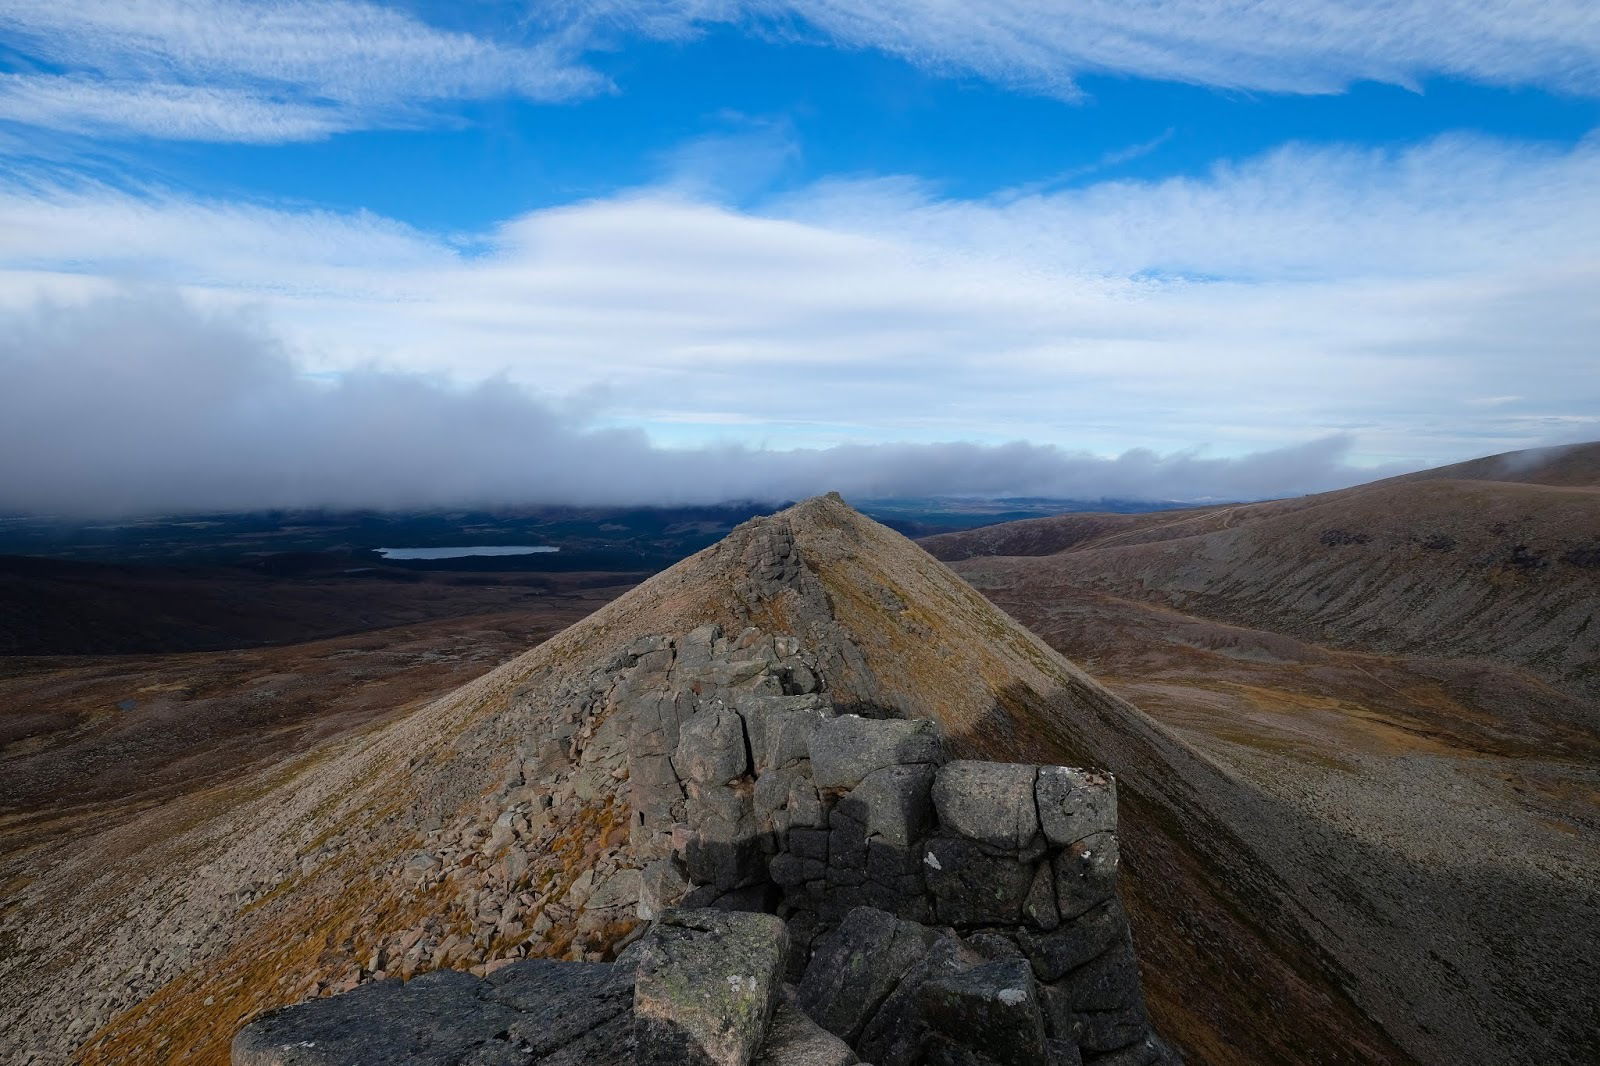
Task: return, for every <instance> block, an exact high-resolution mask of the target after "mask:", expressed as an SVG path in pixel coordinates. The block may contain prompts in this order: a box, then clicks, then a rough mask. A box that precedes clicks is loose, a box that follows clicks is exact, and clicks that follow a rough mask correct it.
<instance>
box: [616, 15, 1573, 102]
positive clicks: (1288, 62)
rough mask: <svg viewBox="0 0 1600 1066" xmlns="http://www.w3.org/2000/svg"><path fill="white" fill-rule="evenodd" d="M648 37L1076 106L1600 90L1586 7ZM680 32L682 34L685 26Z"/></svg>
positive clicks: (659, 22) (982, 22)
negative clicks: (1178, 88)
mask: <svg viewBox="0 0 1600 1066" xmlns="http://www.w3.org/2000/svg"><path fill="white" fill-rule="evenodd" d="M605 6H606V7H608V8H609V9H611V10H613V11H614V12H634V13H636V14H637V16H638V17H639V18H640V20H641V22H642V23H643V24H644V25H645V26H646V27H651V26H653V27H658V28H659V27H662V26H663V25H666V26H672V27H681V26H683V25H686V24H687V25H692V24H695V23H696V22H708V21H715V20H726V19H731V18H735V17H738V16H739V15H741V14H742V15H744V16H746V17H755V18H757V19H777V20H779V22H780V24H781V23H783V22H784V21H785V20H790V19H799V20H800V21H801V23H802V24H803V25H806V26H809V27H811V28H813V30H814V31H816V32H820V33H821V34H823V35H825V36H826V37H828V38H830V39H832V40H834V41H836V42H838V43H840V44H844V45H849V46H855V47H863V48H875V49H880V50H882V51H885V52H889V53H891V54H894V55H899V56H903V57H904V58H906V59H908V60H910V61H912V62H915V63H918V64H921V65H923V66H925V67H929V68H932V69H935V70H941V71H953V72H970V73H976V74H979V75H982V76H984V77H987V78H992V79H995V80H997V81H1000V82H1004V83H1010V84H1015V85H1020V86H1024V87H1028V88H1032V89H1036V90H1042V91H1045V92H1050V93H1054V94H1057V95H1062V96H1071V95H1074V94H1075V93H1076V92H1077V87H1076V86H1075V84H1074V79H1076V78H1078V77H1080V76H1082V75H1084V74H1094V73H1110V74H1117V75H1132V76H1135V77H1146V78H1158V79H1162V80H1168V81H1180V82H1190V83H1193V84H1199V85H1211V86H1218V87H1222V88H1229V89H1252V90H1265V91H1269V92H1297V93H1321V92H1335V91H1339V90H1341V89H1343V88H1345V87H1346V86H1348V85H1349V84H1351V83H1352V82H1355V81H1361V80H1373V81H1383V82H1391V83H1396V84H1402V85H1410V84H1414V83H1416V82H1418V81H1420V80H1421V79H1424V78H1426V77H1428V76H1430V75H1438V74H1442V75H1453V76H1457V77H1462V78H1469V79H1473V80H1478V81H1483V82H1488V83H1493V84H1503V85H1540V86H1544V87H1547V88H1553V89H1558V90H1562V91H1568V92H1577V93H1595V92H1600V19H1597V18H1596V17H1595V12H1594V5H1593V3H1592V2H1591V0H1267V2H1263V0H985V2H984V3H970V2H967V0H742V2H738V0H726V2H720V0H610V2H609V3H608V4H606V5H605ZM680 32H681V31H680Z"/></svg>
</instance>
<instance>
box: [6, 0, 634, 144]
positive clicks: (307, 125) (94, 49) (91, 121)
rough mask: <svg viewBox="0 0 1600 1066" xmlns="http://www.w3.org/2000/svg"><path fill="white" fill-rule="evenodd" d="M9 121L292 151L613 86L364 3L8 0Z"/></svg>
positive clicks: (565, 50) (550, 46) (583, 71)
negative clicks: (13, 66)
mask: <svg viewBox="0 0 1600 1066" xmlns="http://www.w3.org/2000/svg"><path fill="white" fill-rule="evenodd" d="M0 35H3V37H0V39H3V40H4V41H5V43H7V44H9V45H10V47H11V49H12V50H13V51H14V52H15V53H18V54H20V55H22V56H26V57H28V58H29V59H30V60H31V61H32V65H31V67H29V68H27V69H21V70H18V71H16V72H13V73H10V74H7V75H6V76H5V77H4V78H3V79H0V119H7V120H11V121H15V122H22V123H28V124H31V125H36V126H43V127H48V128H54V129H62V130H68V131H72V132H79V133H90V134H104V133H116V134H135V135H142V136H151V137H162V138H168V139H178V140H214V141H263V142H276V141H292V140H307V139H315V138H319V137H323V136H326V135H328V134H329V133H332V132H336V131H339V130H344V129H351V128H357V127H363V126H374V125H377V126H382V125H394V124H409V123H416V122H420V121H423V119H424V117H425V115H426V112H425V108H426V107H427V106H428V105H430V104H433V103H437V102H439V101H448V100H458V99H471V98H479V97H491V96H501V95H515V96H522V97H526V98H529V99H534V100H561V99H568V98H571V97H575V96H582V95H585V94H589V93H593V92H596V91H599V90H600V89H603V88H604V87H605V84H606V83H605V81H604V79H603V78H601V77H600V76H599V75H598V74H596V73H595V72H594V71H592V70H590V69H588V68H587V67H585V66H583V65H582V64H581V63H580V62H579V61H578V60H577V59H576V58H575V55H574V50H573V49H572V48H571V47H568V45H567V44H565V43H564V41H563V39H562V38H561V36H560V35H551V36H548V37H546V38H545V39H543V40H541V41H538V42H535V43H532V44H527V43H508V42H506V41H500V40H495V39H491V38H488V37H483V36H479V35H475V34H471V33H465V32H459V31H452V30H445V29H441V28H438V27H435V26H433V25H430V24H428V23H426V22H424V21H422V20H421V19H419V18H417V17H415V16H413V15H411V14H409V13H407V12H405V11H402V10H399V9H395V8H390V7H385V6H381V5H380V4H377V3H368V2H362V0H262V2H247V0H128V2H124V3H98V2H96V0H10V2H8V3H7V4H5V5H3V6H0Z"/></svg>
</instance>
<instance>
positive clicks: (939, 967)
mask: <svg viewBox="0 0 1600 1066" xmlns="http://www.w3.org/2000/svg"><path fill="white" fill-rule="evenodd" d="M711 639H712V640H713V646H712V651H711V653H709V655H705V656H702V655H701V653H700V652H698V651H697V652H696V653H695V654H696V661H698V662H700V663H701V664H702V669H709V670H717V669H718V668H719V653H718V650H717V649H718V647H719V645H717V644H716V643H715V641H717V640H718V639H720V638H716V637H712V638H711ZM751 639H752V638H751V637H749V635H746V636H745V637H742V638H741V642H747V641H750V640H751ZM791 713H803V714H805V715H808V716H816V718H817V721H819V722H820V723H821V724H820V725H819V726H818V727H817V728H815V729H810V730H808V731H807V732H806V733H805V735H804V738H803V740H804V742H803V743H799V744H797V746H796V747H795V748H794V749H793V750H792V751H790V752H789V753H788V754H787V755H785V757H784V758H782V759H775V758H774V759H767V760H760V759H756V760H751V759H747V758H743V753H744V751H745V749H744V748H743V746H742V745H741V744H736V743H734V742H733V729H734V725H733V723H747V722H750V721H756V720H759V717H758V715H759V705H758V704H753V703H748V702H747V704H746V712H745V715H739V714H735V713H733V712H731V711H729V710H728V709H727V708H726V706H724V705H723V704H721V703H714V704H711V705H710V706H708V707H707V708H706V709H704V710H702V711H700V712H699V717H697V718H690V719H689V721H688V722H687V723H686V724H684V725H682V727H681V728H680V729H679V732H678V735H679V739H678V743H677V751H678V755H677V756H676V757H675V759H674V764H675V765H676V766H677V767H680V768H682V769H683V770H684V772H686V773H688V774H689V775H690V779H689V780H688V781H687V782H686V785H687V788H688V796H689V800H690V802H689V803H688V804H687V805H686V807H685V808H684V810H685V814H686V817H687V819H688V821H687V822H686V823H683V824H681V825H676V826H674V827H673V829H672V831H670V832H668V833H666V834H665V835H664V836H663V837H662V838H661V839H662V840H663V841H664V842H665V844H666V846H667V847H668V849H669V854H668V855H667V856H665V857H664V858H661V859H658V860H656V861H654V862H652V863H651V864H650V865H649V866H648V867H646V869H645V871H644V872H643V873H640V872H638V871H633V870H624V871H619V872H617V873H615V874H613V875H611V876H610V877H608V878H607V879H606V880H605V881H603V882H601V883H599V884H598V885H596V886H594V887H592V888H591V889H589V898H590V900H591V901H593V900H594V899H595V898H596V897H598V896H602V895H615V894H617V893H619V892H623V891H624V889H632V890H634V891H636V892H637V893H638V897H639V898H638V904H637V910H638V913H639V914H641V915H645V916H648V917H650V918H652V919H653V921H654V924H653V925H652V927H651V928H650V930H649V932H648V934H647V935H646V936H645V937H644V938H643V939H642V940H640V941H639V942H638V943H636V944H635V945H634V946H632V947H630V948H629V949H628V950H627V951H626V952H625V953H624V959H625V960H626V966H625V967H624V966H623V965H620V964H619V965H617V966H608V965H606V964H600V963H588V964H576V963H575V964H570V965H571V966H573V967H580V968H581V969H580V970H579V971H578V972H579V973H581V974H582V975H583V976H575V977H574V978H573V979H572V980H571V981H570V982H568V983H567V984H565V985H563V984H561V983H559V982H557V981H555V980H554V976H553V975H554V973H555V972H556V971H559V970H560V969H561V968H562V966H563V965H567V964H555V963H538V964H533V963H521V964H513V965H511V966H508V967H506V968H504V969H501V970H497V971H496V972H495V973H493V974H492V975H491V976H490V977H489V979H488V982H487V986H486V987H480V986H483V985H485V983H484V982H478V981H475V980H474V979H473V978H470V977H466V976H464V975H447V974H431V975H428V976H426V977H421V978H418V979H416V980H415V981H413V982H412V983H411V984H410V985H405V986H399V985H397V984H396V983H395V982H393V981H385V982H380V983H378V984H376V985H369V986H367V987H365V988H362V989H359V990H357V991H356V992H354V993H351V994H349V995H346V996H343V997H335V999H333V1000H314V1001H312V1002H310V1003H308V1004H305V1005H303V1006H301V1007H296V1008H291V1009H290V1010H287V1011H282V1012H278V1013H277V1014H273V1015H268V1016H267V1017H266V1018H265V1019H263V1020H261V1021H258V1022H256V1023H254V1024H253V1025H252V1026H250V1027H247V1028H246V1030H245V1031H244V1033H242V1034H241V1036H240V1037H239V1040H238V1042H236V1044H235V1062H236V1064H237V1066H297V1064H300V1063H304V1064H305V1066H312V1064H315V1063H322V1062H325V1061H330V1062H331V1061H334V1060H335V1058H337V1057H338V1056H344V1058H343V1059H341V1060H340V1061H345V1062H347V1063H348V1064H349V1066H369V1064H370V1066H378V1062H379V1061H380V1060H378V1059H373V1058H365V1057H361V1056H363V1055H366V1054H368V1051H367V1050H365V1049H368V1048H371V1049H378V1050H379V1051H381V1052H382V1053H383V1054H385V1055H391V1056H393V1055H401V1054H413V1055H422V1056H424V1057H421V1058H417V1059H416V1061H417V1062H418V1063H423V1062H427V1063H434V1062H437V1063H439V1064H441V1066H447V1064H449V1066H453V1064H455V1063H462V1064H466V1063H469V1062H470V1063H488V1062H496V1063H498V1062H501V1061H506V1062H510V1061H539V1062H542V1061H547V1060H546V1059H545V1058H539V1057H537V1056H541V1055H543V1056H552V1055H567V1054H569V1053H570V1051H569V1049H570V1048H572V1047H578V1046H587V1045H585V1044H583V1042H584V1041H591V1040H593V1039H595V1038H594V1037H592V1036H591V1035H590V1034H592V1033H595V1032H599V1031H601V1030H602V1029H606V1030H607V1031H614V1030H619V1029H621V1028H626V1030H627V1038H626V1039H619V1040H618V1041H617V1042H616V1043H615V1045H614V1046H613V1047H610V1048H608V1049H607V1050H606V1052H605V1054H609V1055H624V1056H626V1061H632V1062H637V1063H640V1064H649V1066H668V1064H691V1066H702V1064H703V1066H746V1064H747V1063H750V1062H752V1061H757V1062H765V1063H797V1064H798V1063H816V1064H818V1066H832V1064H835V1063H838V1064H844V1063H850V1062H854V1061H856V1058H857V1056H858V1055H859V1056H864V1057H866V1058H867V1059H868V1060H869V1061H872V1062H874V1063H876V1064H878V1066H919V1064H924V1063H926V1064H930V1066H931V1064H940V1063H948V1064H961V1066H1031V1064H1035V1063H1047V1064H1050V1066H1070V1064H1073V1063H1079V1062H1083V1061H1089V1062H1101V1061H1106V1062H1111V1063H1116V1062H1119V1061H1123V1060H1126V1061H1139V1062H1141V1063H1146V1064H1148V1063H1157V1062H1160V1063H1171V1062H1176V1061H1177V1060H1176V1056H1174V1055H1173V1054H1172V1053H1171V1052H1170V1051H1169V1050H1168V1049H1167V1048H1166V1047H1165V1045H1163V1044H1162V1043H1161V1042H1160V1041H1159V1040H1158V1039H1157V1038H1156V1037H1155V1035H1154V1033H1153V1032H1152V1031H1151V1028H1150V1023H1149V1019H1148V1015H1147V1013H1146V1010H1145V1004H1144V999H1143V995H1142V990H1141V987H1140V981H1139V974H1138V967H1137V962H1136V960H1135V957H1134V951H1133V942H1132V938H1131V934H1130V931H1129V928H1128V925H1127V922H1126V919H1125V917H1124V915H1123V912H1122V909H1121V907H1120V906H1119V905H1118V903H1117V900H1116V897H1115V890H1116V873H1117V861H1116V853H1117V848H1116V833H1115V801H1114V792H1113V791H1112V790H1113V784H1112V782H1111V780H1110V778H1109V777H1108V776H1105V775H1098V774H1088V773H1082V772H1061V771H1060V768H1053V767H1042V768H1041V767H1036V766H1028V765H1019V764H1009V763H990V762H979V761H975V760H962V761H958V762H952V763H944V764H940V762H939V760H940V759H941V756H942V751H943V745H942V743H941V742H940V738H939V736H938V732H937V730H936V729H934V728H933V727H932V726H931V723H927V722H925V721H921V722H904V721H893V720H874V719H865V718H857V717H853V716H851V717H842V718H832V719H830V718H828V716H827V712H826V711H825V710H824V709H821V708H810V707H808V708H805V709H804V710H802V711H798V712H794V711H792V710H791V709H789V708H780V709H779V711H778V715H779V718H780V721H781V720H782V719H783V718H784V717H785V716H788V715H790V714H791ZM746 716H748V717H746ZM839 722H842V723H844V724H843V726H842V727H839V728H837V729H836V728H834V725H835V723H839ZM700 723H705V724H700ZM738 728H739V730H740V732H739V735H740V736H741V737H742V736H743V735H744V729H745V726H743V725H740V726H738ZM758 733H760V734H761V735H763V736H764V737H766V738H768V739H770V737H771V735H772V733H771V732H770V731H767V732H764V733H763V732H761V730H760V729H759V727H758ZM841 738H848V740H849V744H848V745H846V744H844V743H842V742H841ZM908 738H909V739H908ZM694 744H699V745H703V747H704V750H700V749H699V748H691V747H689V746H688V745H694ZM734 751H737V752H738V753H739V755H740V757H738V758H736V757H734V756H733V755H731V754H729V753H730V752H734ZM845 751H849V752H851V753H853V754H852V755H851V756H850V759H846V758H844V757H843V756H842V755H841V754H839V753H842V752H845ZM819 756H820V758H819ZM825 759H834V760H835V766H836V767H838V766H845V765H846V764H847V763H848V765H849V766H850V767H851V768H850V769H847V770H838V771H836V772H835V773H834V775H833V776H832V777H829V778H828V780H830V781H833V782H835V784H833V785H832V786H821V785H819V784H818V782H816V781H815V779H814V777H813V773H814V770H815V768H816V767H817V766H818V764H819V762H820V761H822V760H825ZM893 759H904V760H907V761H905V762H893V761H886V760H893ZM850 760H854V761H850ZM762 766H765V767H766V769H765V770H764V772H763V771H761V770H760V769H759V768H760V767H762ZM752 778H754V779H753V780H752ZM774 779H775V780H777V781H778V782H780V787H777V788H776V789H772V790H770V795H767V793H768V789H767V788H766V787H764V786H763V784H762V782H763V781H770V780H774ZM843 781H853V782H854V784H853V785H850V786H848V787H846V786H844V785H841V784H839V782H843ZM1041 781H1048V782H1049V784H1048V785H1047V786H1046V787H1039V782H1041ZM652 787H663V786H661V785H653V786H652ZM763 795H766V798H765V799H763V800H762V801H761V802H758V803H755V804H753V805H751V804H749V803H748V802H747V801H748V800H749V797H752V796H763ZM796 796H803V797H805V798H804V800H803V802H802V803H801V807H802V808H803V810H801V811H797V812H794V817H791V818H789V819H784V818H782V817H781V815H782V814H783V813H784V812H786V811H787V810H788V807H789V803H790V801H791V800H792V799H793V798H794V797H796ZM640 798H641V799H643V801H644V802H643V804H642V805H640V806H638V807H636V810H641V811H644V810H653V809H659V808H658V806H657V805H656V804H655V803H654V801H653V799H652V798H651V797H649V796H642V797H640ZM1043 806H1048V807H1049V808H1050V810H1051V811H1053V812H1054V813H1055V815H1056V816H1057V824H1058V826H1059V825H1060V824H1062V818H1063V817H1065V818H1066V819H1068V820H1071V819H1076V821H1074V822H1073V823H1072V824H1074V825H1075V826H1076V828H1074V829H1072V830H1071V831H1069V832H1056V833H1054V834H1053V838H1054V839H1052V838H1051V836H1047V835H1046V834H1045V833H1044V832H1043V830H1042V828H1041V826H1042V824H1043V820H1044V814H1043V811H1042V810H1041V807H1043ZM724 811H734V812H736V813H735V814H733V815H727V814H724V813H722V812H724ZM697 812H698V813H697ZM707 812H710V813H707ZM1063 812H1065V814H1064V816H1063ZM713 821H720V823H721V824H722V825H723V826H725V827H728V828H729V835H728V836H726V837H718V838H717V839H715V840H714V841H713V842H711V843H709V844H708V839H709V838H708V834H707V830H706V825H707V824H708V823H710V822H713ZM636 824H637V825H640V826H644V825H647V824H648V823H647V822H646V821H645V820H640V821H639V822H637V823H636ZM1080 830H1081V831H1083V832H1084V833H1085V834H1086V835H1083V836H1079V831H1080ZM720 831H721V830H719V832H720ZM1069 838H1070V839H1069ZM1057 841H1066V842H1065V843H1057ZM697 856H698V857H697ZM618 886H621V887H618ZM569 895H570V890H569ZM675 898H682V899H686V900H696V899H698V900H700V901H701V902H706V903H713V904H714V905H715V907H714V908H713V909H690V910H685V909H681V908H674V907H672V906H671V904H672V903H673V902H674V900H675ZM719 908H720V909H719ZM763 910H774V911H776V914H768V913H753V912H756V911H763ZM786 922H787V924H786ZM934 923H937V924H934ZM786 973H796V974H797V975H798V976H799V987H798V989H796V990H795V991H794V992H793V993H792V1000H791V999H790V998H789V997H786V996H785V993H784V978H785V974H786ZM605 975H614V976H605ZM623 975H626V976H623ZM585 988H592V989H594V995H595V997H596V999H597V1004H598V1005H588V1004H582V1003H576V1005H575V1001H576V1000H577V999H581V997H582V995H583V994H584V991H583V990H584V989H585ZM435 989H437V991H435ZM545 989H547V990H548V1002H545V1003H541V1002H540V1001H539V999H538V996H537V993H538V992H539V991H540V990H545ZM624 989H626V991H627V993H628V994H629V996H630V997H631V999H630V1000H629V1001H628V1002H627V1003H621V1002H620V1001H619V999H618V995H619V993H620V992H621V991H622V990H624ZM413 990H419V991H418V992H416V993H414V992H413ZM452 1010H454V1011H457V1012H458V1013H459V1014H460V1023H459V1028H458V1029H456V1030H452V1031H449V1032H446V1033H443V1034H442V1035H441V1034H440V1033H439V1030H440V1028H441V1027H444V1028H448V1022H447V1021H442V1020H440V1018H441V1016H444V1015H448V1013H449V1012H450V1011H452ZM408 1011H410V1012H412V1013H414V1014H415V1015H416V1016H417V1017H418V1018H422V1019H426V1025H424V1026H421V1027H417V1026H415V1025H413V1026H412V1028H409V1029H408V1028H406V1027H405V1025H404V1024H403V1023H402V1021H401V1019H404V1018H405V1017H406V1016H407V1012H408ZM624 1012H627V1013H628V1015H629V1017H628V1018H626V1019H624V1020H622V1021H617V1020H616V1019H617V1017H618V1016H619V1015H621V1014H623V1013H624ZM341 1026H343V1029H341ZM541 1039H542V1040H543V1041H544V1042H543V1043H540V1042H539V1041H540V1040H541ZM385 1041H387V1043H386V1042H385ZM318 1048H320V1049H321V1050H316V1049H318ZM414 1048H415V1049H420V1050H414ZM302 1050H303V1051H304V1053H305V1054H306V1055H308V1056H314V1055H324V1056H334V1058H317V1057H306V1058H294V1057H292V1056H293V1055H297V1054H300V1053H301V1051H302ZM374 1053H376V1052H374ZM273 1054H276V1055H278V1056H279V1058H271V1057H270V1056H271V1055H273ZM517 1054H521V1055H524V1056H529V1055H532V1056H535V1057H534V1058H531V1059H529V1058H524V1059H513V1058H511V1057H509V1056H514V1055H517ZM286 1055H287V1056H291V1057H287V1058H285V1057H283V1056H286ZM429 1055H431V1056H433V1057H432V1058H428V1057H426V1056H429ZM251 1056H255V1057H251ZM262 1056H268V1057H262ZM407 1061H410V1060H407ZM549 1061H556V1060H555V1059H550V1060H549ZM561 1061H565V1060H561ZM596 1061H609V1060H600V1059H597V1060H596Z"/></svg>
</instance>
